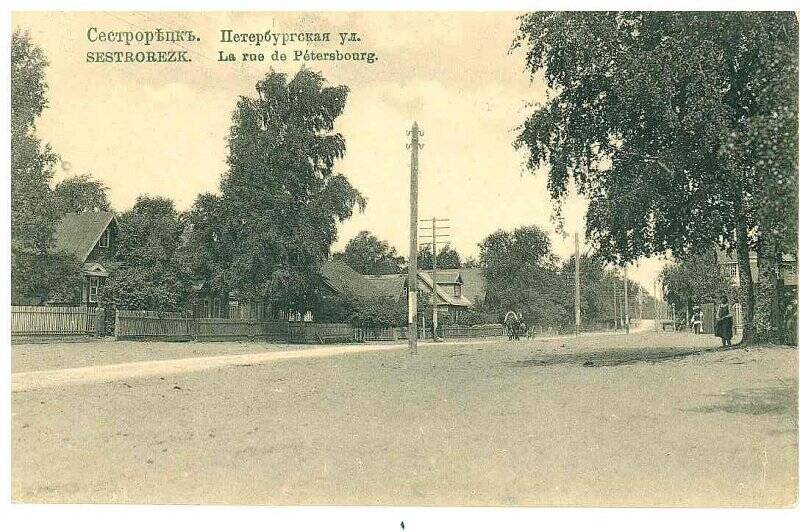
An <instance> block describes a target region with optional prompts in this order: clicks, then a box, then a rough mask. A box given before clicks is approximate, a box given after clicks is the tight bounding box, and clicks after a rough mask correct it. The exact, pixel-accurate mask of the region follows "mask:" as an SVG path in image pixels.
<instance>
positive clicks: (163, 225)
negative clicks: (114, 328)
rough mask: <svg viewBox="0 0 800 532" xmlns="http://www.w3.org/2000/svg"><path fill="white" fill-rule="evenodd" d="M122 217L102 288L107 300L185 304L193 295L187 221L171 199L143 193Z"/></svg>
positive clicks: (168, 306)
mask: <svg viewBox="0 0 800 532" xmlns="http://www.w3.org/2000/svg"><path fill="white" fill-rule="evenodd" d="M118 221H119V234H118V238H117V254H116V261H117V262H116V265H115V266H113V267H112V268H111V273H110V275H109V278H108V281H107V283H106V286H105V289H104V290H103V294H102V299H103V304H105V305H112V306H116V307H121V308H126V309H133V310H164V311H179V310H185V309H186V308H187V307H188V302H189V297H190V282H189V281H190V275H189V267H188V260H187V258H186V256H185V251H184V245H183V235H184V231H185V222H184V221H183V220H182V217H181V216H180V215H179V213H178V212H177V211H176V210H175V205H174V203H173V201H172V200H171V199H167V198H161V197H148V196H140V197H139V198H137V200H136V203H135V204H134V206H133V208H132V209H131V210H129V211H126V212H124V213H122V214H121V215H120V216H119V217H118Z"/></svg>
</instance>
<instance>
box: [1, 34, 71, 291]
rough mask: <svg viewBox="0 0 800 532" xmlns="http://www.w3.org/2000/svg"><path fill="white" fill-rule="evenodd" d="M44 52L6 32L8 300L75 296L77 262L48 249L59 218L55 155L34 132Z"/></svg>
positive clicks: (43, 100)
mask: <svg viewBox="0 0 800 532" xmlns="http://www.w3.org/2000/svg"><path fill="white" fill-rule="evenodd" d="M46 67H47V59H46V58H45V55H44V52H43V51H42V49H41V48H39V47H38V46H37V45H36V44H34V43H33V41H32V40H31V38H30V35H29V34H28V33H27V32H23V31H21V30H15V31H14V33H13V34H12V36H11V302H12V303H13V304H31V303H37V304H38V303H41V302H45V301H47V300H51V299H57V300H58V301H59V302H64V303H69V302H72V301H74V300H77V299H78V298H79V294H76V293H74V291H73V290H71V288H70V287H78V288H79V287H80V265H79V264H78V262H77V260H76V259H75V257H70V256H67V255H65V254H62V253H55V252H53V250H52V245H53V242H54V233H55V225H56V222H57V220H58V218H59V215H58V212H57V211H56V209H54V208H53V197H52V191H51V190H50V180H51V179H52V177H53V168H54V165H55V163H56V159H57V158H56V155H55V154H54V153H53V152H52V150H51V149H50V146H49V145H47V144H45V143H43V142H42V141H41V140H39V138H38V137H37V136H36V120H37V119H38V118H39V116H40V115H41V114H42V111H43V110H44V109H45V108H46V107H47V96H46V93H47V83H46V82H45V68H46Z"/></svg>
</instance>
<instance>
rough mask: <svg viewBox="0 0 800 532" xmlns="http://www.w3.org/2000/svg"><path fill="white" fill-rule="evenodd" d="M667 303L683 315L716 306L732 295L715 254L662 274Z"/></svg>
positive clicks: (678, 264) (693, 258) (676, 265)
mask: <svg viewBox="0 0 800 532" xmlns="http://www.w3.org/2000/svg"><path fill="white" fill-rule="evenodd" d="M660 277H661V282H662V284H663V286H664V289H665V292H666V300H667V303H668V304H669V305H670V306H671V305H675V308H676V310H677V311H679V312H681V313H685V312H687V310H688V311H689V312H690V311H691V308H692V307H694V306H695V305H700V304H703V303H713V302H714V301H715V300H716V299H717V297H719V296H720V295H730V294H731V292H732V287H731V285H730V282H729V281H728V280H727V279H726V278H725V277H724V276H723V275H722V273H721V272H720V270H719V266H718V265H717V260H716V257H715V255H714V252H706V253H704V254H702V255H693V256H690V257H686V258H683V259H678V260H677V261H676V262H675V263H674V264H670V265H668V266H665V267H664V269H663V270H662V271H661V275H660Z"/></svg>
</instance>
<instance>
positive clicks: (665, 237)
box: [514, 12, 798, 336]
mask: <svg viewBox="0 0 800 532" xmlns="http://www.w3.org/2000/svg"><path fill="white" fill-rule="evenodd" d="M514 46H515V47H518V48H524V50H525V53H526V61H527V67H528V70H529V71H530V72H531V74H532V75H542V76H543V77H544V79H545V81H546V83H547V85H548V87H549V94H548V96H549V99H548V101H547V103H546V104H544V105H542V106H540V107H539V108H538V109H536V110H535V111H534V113H533V114H532V115H531V116H530V117H529V118H528V119H527V121H526V122H525V124H524V127H523V128H522V130H521V132H520V134H519V136H518V138H517V141H516V146H517V147H518V148H524V149H525V150H526V151H527V152H528V156H529V157H528V166H529V167H530V168H531V169H536V168H539V167H540V166H542V165H545V164H546V165H548V166H549V177H548V188H549V190H550V194H551V196H552V198H553V199H554V200H555V201H556V202H557V204H560V202H561V201H562V200H563V199H564V198H565V196H566V193H567V190H568V183H569V182H570V181H573V182H574V183H575V185H576V187H577V190H578V192H579V193H580V194H582V195H584V196H585V197H587V198H588V200H589V209H588V214H587V236H588V237H589V238H590V239H591V240H592V241H593V242H594V243H595V244H596V245H597V248H598V249H599V250H600V252H601V254H602V256H603V258H604V259H605V260H608V261H612V262H616V263H630V262H631V261H632V260H634V259H636V258H637V257H640V256H649V255H652V254H654V253H660V252H664V251H667V250H671V251H672V252H673V253H674V254H675V255H676V256H679V257H680V256H688V255H691V254H693V253H699V252H703V251H705V250H707V249H709V248H711V247H712V246H713V245H714V244H715V243H716V242H721V243H722V244H724V245H725V246H726V247H728V248H731V247H734V246H738V253H739V255H742V256H743V257H742V260H741V261H740V266H741V268H740V270H741V276H742V278H741V281H742V286H743V287H746V291H747V292H749V295H748V296H747V298H746V303H747V305H746V309H745V310H746V312H745V314H746V316H747V320H748V323H749V324H750V325H749V326H748V327H746V336H747V331H748V328H749V329H751V328H752V313H751V312H749V311H747V308H752V302H753V301H752V284H751V279H750V272H749V263H748V262H747V250H749V249H753V248H754V247H756V246H757V242H758V241H760V240H761V239H762V237H763V236H764V234H765V233H764V230H765V229H767V228H774V225H775V219H774V218H775V217H774V212H775V211H774V209H775V208H776V205H777V204H780V205H782V208H783V209H784V210H785V211H786V212H787V213H788V215H787V216H786V219H787V220H789V219H792V220H796V213H797V206H796V189H797V170H796V153H797V137H796V135H797V96H796V93H797V54H798V52H797V47H798V42H797V19H796V17H795V15H794V14H792V13H734V12H729V13H700V12H692V13H687V12H636V13H630V12H621V13H617V12H612V13H590V12H585V13H565V12H558V13H534V14H530V15H526V16H524V17H522V19H521V25H520V29H519V32H518V34H517V37H516V39H515V42H514ZM773 137H777V138H776V140H773ZM753 148H755V149H753ZM781 179H782V180H783V181H782V182H779V181H780V180H781ZM786 190H790V194H786V195H784V194H782V192H785V191H786ZM784 196H785V197H784ZM788 197H793V198H794V199H788V200H787V199H786V198H788ZM778 233H780V234H781V237H785V238H787V240H788V241H791V242H795V241H796V240H797V234H796V222H795V221H792V222H779V227H778ZM737 235H738V236H739V237H740V238H739V239H738V240H737V238H736V236H737Z"/></svg>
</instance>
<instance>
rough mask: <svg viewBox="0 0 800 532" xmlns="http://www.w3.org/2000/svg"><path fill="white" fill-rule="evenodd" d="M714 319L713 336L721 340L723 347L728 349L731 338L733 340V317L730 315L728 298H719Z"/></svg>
mask: <svg viewBox="0 0 800 532" xmlns="http://www.w3.org/2000/svg"><path fill="white" fill-rule="evenodd" d="M716 317H717V319H716V322H715V326H714V334H715V335H716V336H717V337H719V338H722V346H723V347H728V346H730V345H731V338H733V316H732V315H731V307H730V305H728V298H727V297H726V296H722V297H721V298H720V303H719V306H718V307H717V316H716Z"/></svg>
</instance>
